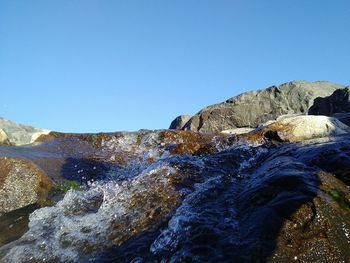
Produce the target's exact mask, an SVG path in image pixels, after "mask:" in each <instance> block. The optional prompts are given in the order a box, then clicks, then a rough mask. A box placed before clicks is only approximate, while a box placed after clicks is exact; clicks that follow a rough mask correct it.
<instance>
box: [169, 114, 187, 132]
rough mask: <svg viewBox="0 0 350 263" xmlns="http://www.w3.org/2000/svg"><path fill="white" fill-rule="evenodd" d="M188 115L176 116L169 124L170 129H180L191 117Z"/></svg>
mask: <svg viewBox="0 0 350 263" xmlns="http://www.w3.org/2000/svg"><path fill="white" fill-rule="evenodd" d="M191 117H192V116H190V115H180V116H178V117H176V118H175V119H174V120H173V121H172V122H171V124H170V127H169V129H171V130H182V128H183V127H184V126H185V124H186V123H187V122H188V121H189V120H190V119H191Z"/></svg>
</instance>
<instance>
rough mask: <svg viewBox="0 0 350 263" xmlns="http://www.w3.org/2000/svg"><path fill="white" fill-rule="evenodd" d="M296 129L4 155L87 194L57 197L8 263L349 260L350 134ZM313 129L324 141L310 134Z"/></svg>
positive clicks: (8, 254) (53, 144)
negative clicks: (20, 160)
mask: <svg viewBox="0 0 350 263" xmlns="http://www.w3.org/2000/svg"><path fill="white" fill-rule="evenodd" d="M298 120H299V121H296V120H293V121H292V120H289V121H284V122H282V123H278V124H270V126H267V127H264V128H260V129H258V130H255V131H252V132H250V133H247V134H238V135H235V134H233V135H230V134H201V133H195V132H191V131H170V130H163V131H140V132H135V133H109V134H105V133H104V134H62V133H50V134H48V135H44V136H41V137H40V138H39V141H41V142H38V143H36V144H33V145H30V146H25V147H13V146H12V147H11V146H2V147H0V154H1V155H2V156H6V157H7V158H22V159H23V160H29V161H30V162H32V163H33V164H35V165H36V166H37V167H38V168H40V169H41V170H42V171H43V172H44V173H45V174H46V175H47V176H48V177H50V179H51V180H52V181H53V182H54V186H53V189H54V190H55V188H56V192H57V188H58V186H59V185H60V184H61V183H65V182H71V181H76V182H77V183H78V184H79V185H80V186H79V187H74V188H75V189H70V190H68V189H66V190H68V191H63V192H62V191H61V192H60V194H59V195H57V196H54V195H55V193H56V192H55V191H51V193H50V194H49V196H51V197H52V202H51V203H50V204H47V206H46V207H43V208H40V209H36V210H35V211H34V212H33V213H31V214H30V216H29V223H28V229H25V230H23V229H22V230H21V231H23V233H21V235H22V234H23V235H22V236H21V237H19V235H17V236H16V238H12V240H7V241H5V242H3V243H2V247H1V248H0V262H16V263H17V262H276V263H277V262H348V261H350V251H349V249H348V248H349V246H350V208H349V206H350V202H349V200H350V198H349V197H350V190H349V180H348V178H349V173H348V172H347V171H349V170H350V169H349V168H350V162H349V158H348V156H350V136H349V135H348V127H347V126H338V125H337V123H335V124H334V122H333V120H332V119H329V118H327V119H322V120H324V122H323V121H322V122H317V121H315V122H312V121H310V120H307V121H305V119H302V120H300V119H298ZM308 123H310V124H312V123H314V125H315V126H312V127H318V128H317V129H319V130H320V131H319V132H317V136H314V135H313V134H311V135H310V134H309V132H306V135H305V134H304V135H303V136H300V131H299V128H295V127H303V126H304V125H306V124H308ZM326 124H327V125H331V124H334V127H335V130H336V131H337V132H332V131H333V130H332V129H328V130H329V131H330V132H327V133H325V132H324V129H326V130H327V127H326ZM298 125H299V126H298ZM317 125H319V126H317ZM277 127H278V128H277ZM310 127H311V126H310ZM325 127H326V128H325ZM329 127H333V126H329ZM338 128H339V129H340V130H338ZM305 130H307V129H305ZM310 130H312V129H311V128H310ZM268 131H272V132H268ZM280 131H283V133H281V134H283V136H284V137H283V136H282V135H279V134H278V133H277V132H280ZM274 132H275V133H274ZM276 134H277V135H278V136H279V137H275V136H272V135H276ZM282 137H283V138H282ZM293 138H297V139H293ZM332 160H333V161H335V160H337V165H336V166H332ZM0 220H1V217H0ZM15 222H16V221H15V219H14V223H13V226H12V227H10V226H8V232H10V231H11V229H14V228H16V223H15ZM0 223H1V222H0ZM1 231H2V232H1ZM1 231H0V233H1V234H2V235H6V231H4V230H1ZM13 236H15V235H13ZM15 239H16V240H15ZM0 240H1V239H0ZM0 244H1V243H0Z"/></svg>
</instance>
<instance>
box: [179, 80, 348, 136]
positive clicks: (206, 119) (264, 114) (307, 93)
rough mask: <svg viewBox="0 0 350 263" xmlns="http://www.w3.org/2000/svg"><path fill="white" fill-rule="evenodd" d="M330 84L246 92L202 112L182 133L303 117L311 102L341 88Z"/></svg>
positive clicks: (290, 84)
mask: <svg viewBox="0 0 350 263" xmlns="http://www.w3.org/2000/svg"><path fill="white" fill-rule="evenodd" d="M342 88H344V86H340V85H337V84H334V83H330V82H325V81H317V82H307V81H292V82H288V83H285V84H282V85H280V86H272V87H269V88H267V89H264V90H257V91H251V92H246V93H243V94H241V95H238V96H236V97H233V98H231V99H228V100H227V101H225V102H222V103H219V104H215V105H212V106H209V107H206V108H204V109H202V110H201V111H200V112H198V113H197V114H196V115H194V116H193V117H192V118H191V119H190V120H189V121H188V122H187V123H186V125H185V126H184V127H183V129H185V130H191V131H201V132H218V131H223V130H230V129H235V128H241V127H257V126H259V125H260V124H262V123H265V122H267V121H269V120H275V119H276V118H277V117H279V116H281V115H286V114H307V113H308V110H309V108H310V107H311V106H312V105H313V102H314V99H315V98H318V97H326V96H329V95H331V94H332V93H333V92H334V91H335V90H337V89H342Z"/></svg>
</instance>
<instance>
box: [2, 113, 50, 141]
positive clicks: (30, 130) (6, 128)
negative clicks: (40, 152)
mask: <svg viewBox="0 0 350 263" xmlns="http://www.w3.org/2000/svg"><path fill="white" fill-rule="evenodd" d="M0 129H1V131H0V144H5V145H25V144H30V143H33V142H35V141H36V139H37V138H38V137H39V136H41V135H42V134H48V133H49V132H50V131H49V130H45V129H39V128H34V127H31V126H27V125H23V124H18V123H15V122H12V121H9V120H6V119H4V118H0ZM2 138H5V140H3V139H2Z"/></svg>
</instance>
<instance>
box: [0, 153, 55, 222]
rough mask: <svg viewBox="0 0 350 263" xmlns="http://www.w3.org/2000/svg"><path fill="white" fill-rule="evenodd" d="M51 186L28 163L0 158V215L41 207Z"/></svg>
mask: <svg viewBox="0 0 350 263" xmlns="http://www.w3.org/2000/svg"><path fill="white" fill-rule="evenodd" d="M52 184H53V183H52V181H51V179H50V178H49V177H48V176H47V175H46V174H45V173H44V172H43V171H42V170H41V169H40V168H38V167H37V166H36V165H34V164H33V163H31V162H30V161H28V160H24V159H15V158H7V157H0V215H1V214H4V213H7V212H10V211H13V210H16V209H19V208H22V207H25V206H29V205H32V204H38V205H42V204H43V203H44V202H45V200H46V198H47V195H48V192H49V190H50V189H51V187H52Z"/></svg>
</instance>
